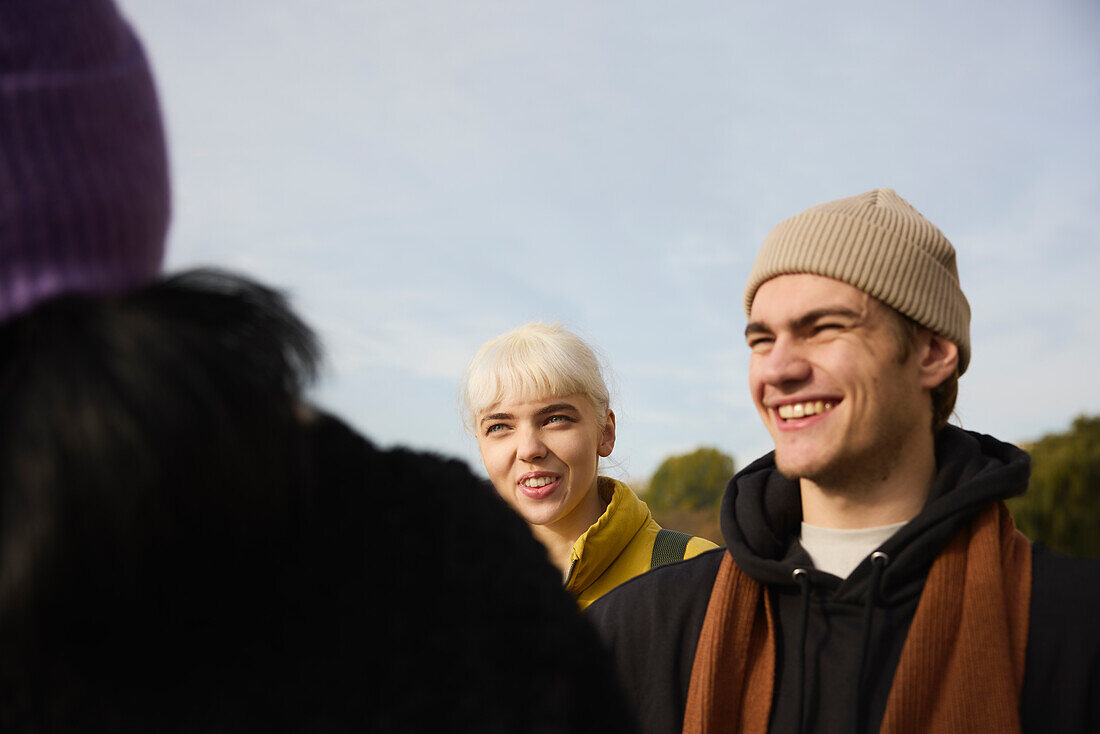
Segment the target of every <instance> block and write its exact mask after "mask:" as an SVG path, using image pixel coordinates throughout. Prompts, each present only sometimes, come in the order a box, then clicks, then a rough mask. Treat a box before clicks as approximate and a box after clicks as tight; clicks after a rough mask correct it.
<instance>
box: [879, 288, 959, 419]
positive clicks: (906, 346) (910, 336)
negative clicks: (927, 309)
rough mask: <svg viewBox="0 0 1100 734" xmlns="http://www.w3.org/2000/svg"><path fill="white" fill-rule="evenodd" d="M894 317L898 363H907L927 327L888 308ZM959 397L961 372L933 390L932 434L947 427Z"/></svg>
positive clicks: (954, 374)
mask: <svg viewBox="0 0 1100 734" xmlns="http://www.w3.org/2000/svg"><path fill="white" fill-rule="evenodd" d="M887 310H888V311H889V312H890V314H891V315H892V317H893V319H892V321H893V324H894V333H895V334H896V336H897V339H898V361H900V362H906V361H908V359H909V355H911V354H912V353H913V346H914V345H915V344H916V342H917V337H918V336H919V335H920V333H921V332H922V331H923V330H924V329H926V328H927V327H925V326H921V325H920V324H918V323H917V322H916V321H914V320H913V319H911V318H909V317H908V316H906V315H905V314H903V313H901V312H900V311H898V310H897V309H894V308H889V307H887ZM958 395H959V370H958V368H956V369H955V372H954V373H953V374H951V375H950V376H949V377H948V378H947V379H946V380H944V381H943V382H941V383H940V384H939V385H937V386H936V387H934V388H932V432H933V433H939V431H940V429H941V428H943V427H944V426H946V425H947V421H948V420H949V419H950V418H951V414H952V413H954V412H955V401H956V400H957V399H958Z"/></svg>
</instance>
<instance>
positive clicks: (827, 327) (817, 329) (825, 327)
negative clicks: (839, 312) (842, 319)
mask: <svg viewBox="0 0 1100 734" xmlns="http://www.w3.org/2000/svg"><path fill="white" fill-rule="evenodd" d="M843 328H844V325H843V324H832V323H825V324H814V333H815V334H820V333H821V332H823V331H838V330H840V329H843Z"/></svg>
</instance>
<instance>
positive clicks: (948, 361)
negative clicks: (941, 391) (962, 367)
mask: <svg viewBox="0 0 1100 734" xmlns="http://www.w3.org/2000/svg"><path fill="white" fill-rule="evenodd" d="M926 334H927V336H926V338H927V340H928V341H927V342H926V343H925V344H924V345H923V348H922V349H921V351H920V361H919V363H918V364H917V369H918V370H919V371H920V378H921V386H922V387H924V388H927V389H929V390H932V389H934V388H937V387H939V386H940V385H941V384H942V383H943V381H944V380H946V379H947V378H949V377H951V375H953V374H955V372H957V371H958V369H959V347H958V345H957V344H955V342H953V341H951V340H950V339H948V338H947V337H943V336H940V335H939V334H936V333H934V332H932V331H931V330H927V332H926Z"/></svg>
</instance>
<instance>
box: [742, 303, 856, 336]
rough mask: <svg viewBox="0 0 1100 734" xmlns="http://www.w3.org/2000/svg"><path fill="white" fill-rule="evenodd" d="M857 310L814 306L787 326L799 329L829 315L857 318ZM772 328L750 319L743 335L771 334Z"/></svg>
mask: <svg viewBox="0 0 1100 734" xmlns="http://www.w3.org/2000/svg"><path fill="white" fill-rule="evenodd" d="M862 315H863V314H861V313H860V312H859V311H853V310H852V309H850V308H845V307H843V306H834V307H830V308H815V309H814V310H813V311H808V312H807V313H804V314H802V315H801V316H799V317H798V318H797V319H794V320H792V321H790V322H789V326H790V328H791V329H793V330H794V331H800V330H802V329H805V328H806V327H807V326H810V325H811V324H813V323H814V322H816V321H818V320H820V319H824V318H829V317H831V316H840V317H843V318H848V319H858V318H860V317H861V316H862ZM771 333H772V329H771V328H770V327H769V326H768V325H767V324H765V323H764V322H763V321H750V322H749V325H748V326H746V327H745V337H746V338H748V337H749V336H751V335H753V334H771Z"/></svg>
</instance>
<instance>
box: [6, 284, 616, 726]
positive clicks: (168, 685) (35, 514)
mask: <svg viewBox="0 0 1100 734" xmlns="http://www.w3.org/2000/svg"><path fill="white" fill-rule="evenodd" d="M318 355H319V348H318V345H317V341H316V339H315V338H314V336H313V334H312V333H311V332H310V330H309V329H308V328H307V327H306V326H305V325H304V324H303V323H302V322H301V321H300V320H299V319H298V318H297V317H295V316H294V314H293V313H292V312H291V311H290V309H289V308H288V307H287V304H286V302H285V299H284V298H283V297H282V296H281V295H280V294H279V293H277V292H276V291H273V290H271V289H268V288H266V287H264V286H261V285H259V284H257V283H254V282H252V281H249V280H246V279H244V278H241V277H237V276H232V275H228V274H225V273H219V272H215V271H196V272H192V273H187V274H184V275H181V276H177V277H173V278H168V279H166V280H163V281H161V282H158V283H155V284H153V285H151V286H148V287H146V288H143V289H141V290H138V291H134V292H131V293H128V294H125V295H119V296H111V297H103V296H97V297H82V296H66V297H64V298H59V299H55V300H53V301H49V302H46V303H43V304H41V305H40V306H38V307H37V308H36V309H35V310H33V311H31V312H29V313H27V314H24V315H23V316H20V317H18V318H16V319H14V320H12V321H10V322H8V323H5V324H3V325H0V436H3V438H2V440H0V729H3V730H4V731H15V732H31V731H34V732H39V731H80V730H93V729H94V730H105V731H117V732H139V731H140V732H145V731H160V732H184V731H202V732H220V731H259V730H264V731H270V730H294V731H337V730H339V731H345V730H348V729H351V728H356V729H362V730H370V731H417V730H434V729H440V730H444V729H445V730H454V731H461V730H466V731H490V732H491V731H502V732H503V731H525V730H538V731H583V730H593V731H595V730H598V729H601V728H602V729H603V730H622V728H623V721H624V719H625V713H624V711H625V709H624V708H623V707H622V704H621V703H620V699H618V698H617V697H616V696H615V695H614V690H613V686H612V687H611V688H610V689H609V684H608V681H609V680H611V676H612V674H611V668H610V664H609V663H608V662H607V661H606V659H605V658H604V657H603V652H602V649H600V648H599V647H598V643H597V642H596V638H595V637H594V634H593V633H592V631H591V630H590V629H589V628H588V627H587V624H586V623H585V621H584V620H583V619H582V618H581V617H580V616H579V615H578V614H577V611H576V608H575V604H574V603H573V601H572V599H571V598H569V597H568V595H567V594H566V593H565V592H564V591H563V590H562V589H561V583H560V578H558V575H557V573H556V572H555V571H554V570H553V569H552V567H551V566H550V565H549V563H548V562H547V561H546V559H545V553H544V551H543V550H542V548H541V546H539V545H538V544H537V542H536V541H535V540H534V539H533V538H532V537H531V536H530V533H529V531H528V529H527V527H526V525H525V524H524V523H523V522H522V520H521V519H520V518H518V517H517V516H515V514H514V513H512V512H511V511H509V510H508V508H507V507H506V506H505V505H504V504H503V502H501V501H500V500H499V498H498V497H497V496H496V494H495V493H494V492H492V491H491V490H489V489H487V488H485V487H483V486H481V485H480V483H479V482H478V481H477V479H476V478H475V477H474V476H473V475H472V474H471V473H470V472H469V470H468V469H467V468H466V466H465V465H463V464H461V463H459V462H456V461H449V460H444V459H441V458H438V457H434V456H430V455H424V454H417V453H414V452H409V451H405V450H400V449H394V450H390V451H381V450H378V449H376V448H374V447H373V446H372V445H371V444H370V442H369V441H367V440H366V439H363V438H362V437H360V436H358V435H357V434H355V433H354V432H353V431H351V430H350V429H348V428H347V427H346V426H344V425H343V424H342V423H340V422H339V421H337V420H335V419H333V418H330V417H328V416H325V415H323V414H320V413H317V412H316V411H314V410H312V409H311V408H308V407H306V406H305V405H304V404H303V402H302V401H301V392H302V390H303V389H304V388H305V387H306V386H307V385H308V384H309V383H310V381H311V380H312V379H313V377H314V375H315V373H316V369H317V360H318Z"/></svg>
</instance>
